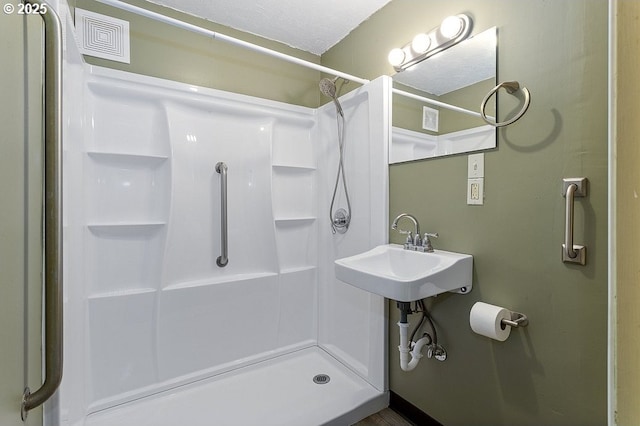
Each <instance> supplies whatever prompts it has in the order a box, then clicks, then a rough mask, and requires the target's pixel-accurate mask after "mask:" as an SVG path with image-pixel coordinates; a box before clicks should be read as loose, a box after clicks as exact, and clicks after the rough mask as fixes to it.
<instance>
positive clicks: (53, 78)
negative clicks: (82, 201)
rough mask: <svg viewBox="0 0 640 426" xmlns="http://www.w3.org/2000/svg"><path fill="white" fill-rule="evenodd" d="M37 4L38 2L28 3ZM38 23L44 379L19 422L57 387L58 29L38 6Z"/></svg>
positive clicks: (51, 14)
mask: <svg viewBox="0 0 640 426" xmlns="http://www.w3.org/2000/svg"><path fill="white" fill-rule="evenodd" d="M29 3H33V4H37V3H40V2H34V1H29ZM42 5H43V6H46V8H45V9H44V10H45V11H46V12H44V13H42V14H41V15H40V16H41V17H42V19H43V20H44V58H45V59H44V73H45V75H44V87H45V101H44V125H45V129H44V139H45V144H44V156H45V170H44V192H45V193H44V211H45V213H44V216H45V219H44V246H45V247H44V248H45V259H44V340H45V346H44V357H45V378H44V382H43V383H42V386H40V388H39V389H38V390H36V391H35V392H33V393H32V392H31V391H30V389H29V388H28V387H27V388H26V389H25V390H24V394H23V396H22V406H21V410H20V412H21V416H22V420H25V419H26V418H27V414H28V413H29V410H31V409H33V408H36V407H38V406H39V405H41V404H43V403H44V402H45V401H47V400H48V399H49V398H50V397H51V396H52V395H53V394H54V393H55V392H56V390H57V389H58V386H59V385H60V382H61V381H62V356H63V353H62V350H63V342H62V302H63V301H62V97H61V96H62V25H61V23H60V18H59V17H58V15H57V14H56V13H55V11H54V10H53V8H52V7H50V6H49V5H48V4H47V3H45V2H43V3H42Z"/></svg>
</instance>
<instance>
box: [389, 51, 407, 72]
mask: <svg viewBox="0 0 640 426" xmlns="http://www.w3.org/2000/svg"><path fill="white" fill-rule="evenodd" d="M387 59H388V60H389V63H390V64H391V65H393V66H394V67H397V66H400V65H401V64H402V62H404V50H402V49H400V48H398V47H396V48H395V49H392V50H391V52H389V56H388V57H387Z"/></svg>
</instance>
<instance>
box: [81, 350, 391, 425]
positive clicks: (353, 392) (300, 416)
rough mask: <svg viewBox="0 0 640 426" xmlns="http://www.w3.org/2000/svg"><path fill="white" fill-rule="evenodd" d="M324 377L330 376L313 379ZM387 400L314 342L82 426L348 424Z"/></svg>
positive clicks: (132, 404) (101, 414) (106, 412)
mask: <svg viewBox="0 0 640 426" xmlns="http://www.w3.org/2000/svg"><path fill="white" fill-rule="evenodd" d="M319 374H323V375H327V376H329V377H330V380H329V381H326V382H323V383H321V384H319V383H316V382H314V377H316V376H317V375H319ZM388 401H389V396H388V393H386V392H380V391H378V390H377V389H375V388H374V387H373V386H371V385H370V384H369V383H367V382H366V381H364V380H363V379H362V378H361V377H360V376H358V375H356V374H355V373H353V372H352V371H351V370H350V369H348V368H346V367H345V366H344V365H343V364H341V363H340V362H338V361H337V360H336V359H335V358H333V357H332V356H331V355H329V354H328V353H327V352H325V351H324V350H323V349H321V348H319V347H317V346H314V347H310V348H306V349H302V350H300V351H297V352H293V353H290V354H287V355H282V356H279V357H277V358H274V359H271V360H267V361H264V362H260V363H257V364H254V365H252V366H248V367H244V368H241V369H238V370H234V371H231V372H229V373H225V374H221V375H219V376H216V377H213V378H210V379H206V380H202V381H199V382H196V383H193V384H190V385H186V386H182V387H180V388H176V389H172V390H169V391H166V392H163V393H159V394H156V395H152V396H150V397H146V398H143V399H140V400H137V401H133V402H130V403H127V404H123V405H120V406H118V407H114V408H110V409H107V410H103V411H100V412H97V413H94V414H91V415H90V416H89V417H88V418H87V419H86V422H85V425H84V426H112V425H119V426H139V425H143V424H148V425H154V426H175V425H178V424H188V425H190V426H209V425H214V424H215V425H230V426H231V425H238V426H240V425H242V426H251V425H260V426H268V425H273V426H300V425H309V426H312V425H336V426H338V425H340V426H344V425H350V424H353V423H355V422H357V421H359V420H361V419H363V418H365V417H367V416H369V415H371V414H373V413H375V412H378V411H380V410H381V409H383V408H385V407H386V406H388Z"/></svg>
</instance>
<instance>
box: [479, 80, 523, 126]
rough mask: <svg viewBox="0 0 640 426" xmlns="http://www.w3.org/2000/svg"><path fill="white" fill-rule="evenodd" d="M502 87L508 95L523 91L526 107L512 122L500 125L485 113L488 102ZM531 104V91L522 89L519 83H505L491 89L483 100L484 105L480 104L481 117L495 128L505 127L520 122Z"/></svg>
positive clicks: (508, 121) (504, 122)
mask: <svg viewBox="0 0 640 426" xmlns="http://www.w3.org/2000/svg"><path fill="white" fill-rule="evenodd" d="M501 87H504V88H505V90H506V91H507V93H511V94H513V93H515V92H517V91H518V90H522V93H524V106H523V107H522V109H521V110H520V112H519V113H517V114H516V115H515V117H513V118H511V119H510V120H507V121H503V122H502V123H498V122H497V120H496V121H492V120H490V119H489V118H488V117H487V114H486V113H485V108H486V107H487V102H488V101H489V98H491V96H493V94H494V93H496V92H497V91H498V90H500V88H501ZM530 103H531V94H530V93H529V90H528V89H527V88H526V87H522V88H521V87H520V83H518V82H517V81H505V82H504V83H500V84H498V85H497V86H496V87H494V88H493V89H491V91H490V92H489V93H487V96H485V97H484V99H483V100H482V103H481V104H480V115H481V116H482V119H483V120H484V121H485V122H486V123H487V124H490V125H492V126H494V127H504V126H508V125H509V124H513V123H515V122H516V121H518V120H520V118H521V117H522V116H523V115H524V113H525V112H527V109H528V108H529V104H530Z"/></svg>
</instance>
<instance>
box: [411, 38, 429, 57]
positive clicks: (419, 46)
mask: <svg viewBox="0 0 640 426" xmlns="http://www.w3.org/2000/svg"><path fill="white" fill-rule="evenodd" d="M430 45H431V39H430V38H429V36H428V35H426V34H425V33H421V34H418V35H417V36H415V37H414V38H413V41H412V42H411V49H413V51H414V52H416V53H424V52H426V51H427V50H429V46H430Z"/></svg>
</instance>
